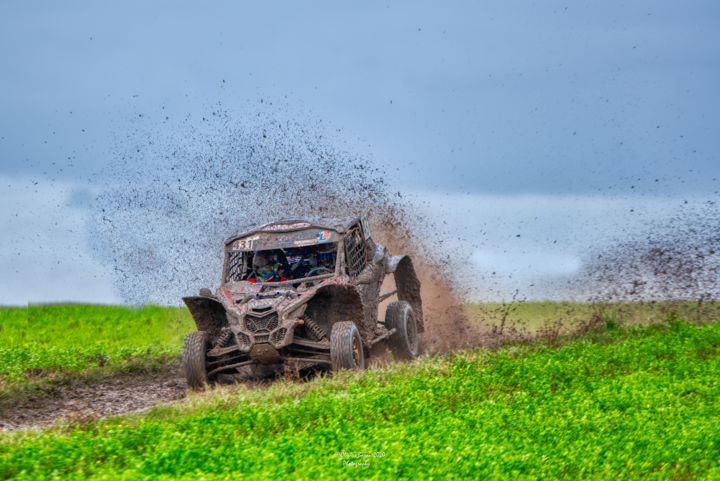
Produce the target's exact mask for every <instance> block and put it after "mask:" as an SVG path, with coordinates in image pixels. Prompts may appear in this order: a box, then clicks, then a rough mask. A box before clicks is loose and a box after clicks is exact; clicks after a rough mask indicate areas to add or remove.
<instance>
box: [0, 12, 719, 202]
mask: <svg viewBox="0 0 720 481" xmlns="http://www.w3.org/2000/svg"><path fill="white" fill-rule="evenodd" d="M718 25H720V6H718V4H717V2H713V1H692V2H671V1H655V0H654V1H628V2H621V1H614V2H553V1H549V2H513V1H505V0H503V1H496V2H415V1H413V2H362V3H355V4H350V3H347V2H311V3H307V2H133V1H125V2H121V3H117V2H60V3H58V2H49V1H48V2H24V1H23V2H19V1H6V2H3V3H2V6H0V65H2V74H0V92H1V93H0V110H1V111H2V112H3V115H2V116H1V117H0V159H2V166H1V167H0V172H2V173H3V174H9V175H17V174H25V173H31V174H33V175H38V174H39V175H43V174H44V173H46V175H48V176H56V175H58V173H60V172H59V171H60V169H62V172H61V173H60V174H61V175H64V176H68V177H75V176H78V175H79V174H80V173H82V172H83V171H84V170H85V169H87V168H90V167H93V168H96V167H98V166H101V165H102V164H103V163H106V162H109V161H110V160H111V158H110V156H109V155H108V146H109V144H111V142H112V140H113V136H116V135H122V131H123V129H126V128H128V125H127V124H128V120H129V119H130V118H131V117H132V116H133V115H135V114H145V115H152V114H157V115H158V116H159V115H160V112H161V111H162V113H168V114H169V115H174V116H186V115H195V116H202V115H204V114H207V112H208V110H209V109H210V108H211V106H212V105H214V104H215V103H216V102H218V101H221V102H222V103H223V105H224V106H225V107H226V108H240V109H244V108H246V106H247V105H252V103H253V102H257V101H258V99H260V98H265V99H269V100H270V101H275V102H282V103H284V104H286V105H287V107H286V108H288V109H290V110H293V111H298V112H302V111H307V112H309V113H311V114H312V115H314V116H316V117H319V118H322V119H324V120H325V121H326V122H328V123H329V125H331V126H332V127H333V128H337V129H342V131H343V132H344V133H345V134H346V135H347V136H348V138H350V139H353V140H357V141H358V143H359V144H362V145H364V146H366V148H367V150H368V151H370V152H372V155H373V156H374V158H375V159H376V160H378V161H380V162H383V163H387V164H392V165H397V166H399V167H400V168H401V171H400V173H401V175H402V178H403V179H404V181H405V182H406V183H407V184H409V185H413V186H415V187H419V188H428V189H435V190H444V191H452V192H455V191H470V192H479V193H487V192H498V193H505V192H510V193H528V192H529V193H557V192H582V193H587V192H601V193H602V192H607V191H610V192H613V191H625V190H627V189H629V187H630V185H636V184H638V180H637V179H638V178H640V179H641V180H640V182H641V184H643V185H644V183H646V184H647V188H648V189H652V188H653V187H652V183H653V182H654V179H655V178H659V179H660V180H661V181H662V180H663V179H664V180H665V182H664V185H663V187H662V191H663V192H667V191H668V190H669V191H673V192H675V191H678V192H688V191H690V192H693V191H704V192H712V191H713V190H716V189H717V185H716V184H713V183H712V181H711V178H712V176H708V174H709V173H711V174H713V175H714V174H716V173H717V172H718V171H719V170H720V168H718V163H719V162H720V159H718V152H720V135H718V134H719V133H720V132H718V130H719V129H720V96H719V95H718V94H717V85H720V29H718V28H717V26H718ZM163 108H164V109H165V110H162V109H163ZM68 157H70V161H71V162H72V165H73V166H74V168H69V166H68V162H69V161H68ZM651 178H652V179H651ZM676 179H677V181H675V180H676Z"/></svg>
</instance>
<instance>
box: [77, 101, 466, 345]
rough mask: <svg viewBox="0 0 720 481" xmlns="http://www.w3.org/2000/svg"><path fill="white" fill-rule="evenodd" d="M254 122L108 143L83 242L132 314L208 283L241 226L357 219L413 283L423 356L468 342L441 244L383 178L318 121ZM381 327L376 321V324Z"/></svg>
mask: <svg viewBox="0 0 720 481" xmlns="http://www.w3.org/2000/svg"><path fill="white" fill-rule="evenodd" d="M283 117H287V116H284V115H282V113H281V112H280V113H278V112H277V111H273V110H272V109H269V110H261V111H259V112H258V113H255V114H254V115H253V116H251V117H245V118H241V119H238V118H237V117H233V116H232V115H231V114H229V113H228V112H227V111H224V110H222V109H217V110H216V111H214V112H212V114H211V115H209V116H208V117H207V118H204V119H203V122H202V124H201V127H198V126H197V124H195V123H194V122H191V121H190V120H187V119H186V120H183V121H180V122H176V123H171V122H167V121H165V122H163V123H162V128H158V127H157V125H156V124H153V122H152V121H151V120H148V125H145V124H143V123H139V125H138V128H137V130H135V131H134V132H132V133H131V134H130V135H129V136H128V137H126V138H124V139H122V140H121V141H119V142H118V146H117V147H116V149H115V151H116V152H115V154H116V158H117V160H116V162H115V163H114V164H113V167H112V170H111V171H110V172H104V173H103V175H105V176H108V175H109V177H110V179H112V182H111V184H110V187H109V188H108V189H106V190H105V191H104V192H102V193H101V194H100V195H99V196H98V198H97V199H96V202H95V207H96V209H95V213H94V216H93V220H92V222H91V226H90V241H91V244H92V246H93V249H94V252H95V253H96V255H97V256H98V257H99V258H100V259H101V260H102V262H103V263H105V264H106V265H108V266H111V267H112V269H113V276H114V281H115V284H116V286H117V288H118V290H119V291H120V293H121V295H122V297H123V298H124V300H125V301H127V302H128V303H132V304H139V303H148V302H154V303H162V304H178V303H179V300H180V298H181V297H182V296H185V295H188V294H191V293H195V292H197V291H198V290H199V289H200V288H202V287H214V286H215V285H216V284H217V283H218V282H219V280H220V279H219V277H220V269H221V264H222V245H223V244H222V242H223V240H224V239H225V238H227V237H228V236H229V235H230V234H231V233H232V232H234V231H236V230H237V229H238V228H239V227H240V226H243V225H247V224H251V223H253V222H256V223H263V222H267V221H270V220H273V219H278V218H288V217H293V216H305V215H324V216H343V215H350V214H355V213H361V212H365V213H367V214H368V215H369V218H370V223H371V225H372V227H373V229H375V231H376V232H375V233H374V237H375V238H376V240H377V241H379V242H380V243H382V244H384V245H387V246H388V247H389V248H390V251H391V253H401V252H402V253H408V254H411V255H412V256H413V261H414V263H415V265H416V268H417V269H418V271H419V273H420V275H421V276H422V279H421V280H422V282H423V294H424V299H425V303H426V305H427V310H428V312H427V315H426V318H427V323H426V325H427V328H428V329H427V334H426V336H425V339H426V343H427V347H428V348H429V349H431V350H433V351H437V350H444V349H449V348H452V347H457V346H459V345H466V344H467V343H468V342H469V340H470V339H471V337H470V336H468V331H469V329H470V327H469V323H468V322H467V319H465V317H464V316H463V315H462V310H461V308H460V307H459V302H458V293H457V292H455V291H454V289H453V285H452V283H449V282H448V279H449V277H448V276H447V275H446V272H445V269H446V267H447V266H448V265H449V262H446V261H447V259H443V258H442V256H441V255H440V254H439V253H438V252H437V250H435V251H432V249H429V248H428V247H427V246H425V245H424V244H423V242H422V240H423V239H427V238H433V239H436V238H443V237H447V234H443V233H441V229H440V228H439V227H438V226H437V225H435V224H433V222H432V221H430V220H428V219H425V218H423V217H422V216H421V215H419V214H418V213H417V210H416V209H414V207H413V205H412V204H411V203H410V202H407V201H406V200H405V199H404V198H403V196H402V195H401V194H400V193H399V192H394V191H393V189H392V183H391V182H388V181H387V179H388V178H391V176H389V175H388V173H387V172H386V171H385V170H384V169H383V168H382V167H381V166H379V165H377V163H375V162H373V161H372V160H369V159H366V158H362V157H360V156H358V155H356V154H353V153H352V152H351V151H350V150H348V149H346V148H344V147H346V146H344V144H343V142H344V141H343V140H342V139H341V138H339V137H337V136H332V135H331V136H329V135H328V133H327V129H326V127H325V126H324V125H323V124H322V123H321V122H319V121H313V120H308V119H302V120H287V118H284V119H283V120H279V119H281V118H283ZM380 316H382V313H381V314H380Z"/></svg>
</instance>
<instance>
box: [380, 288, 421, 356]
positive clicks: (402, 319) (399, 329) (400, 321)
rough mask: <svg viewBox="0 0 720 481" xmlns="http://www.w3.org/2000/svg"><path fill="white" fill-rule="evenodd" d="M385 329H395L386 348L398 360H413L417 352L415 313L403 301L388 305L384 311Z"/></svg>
mask: <svg viewBox="0 0 720 481" xmlns="http://www.w3.org/2000/svg"><path fill="white" fill-rule="evenodd" d="M385 327H387V328H388V329H393V328H394V329H395V333H394V334H393V335H392V336H390V338H389V339H388V347H389V348H390V351H392V353H393V355H394V356H395V357H397V358H399V359H404V360H410V359H415V358H416V357H417V355H418V352H419V342H418V328H417V322H416V321H415V313H414V312H413V309H412V307H410V304H409V303H407V302H405V301H395V302H391V303H390V304H388V306H387V309H386V310H385Z"/></svg>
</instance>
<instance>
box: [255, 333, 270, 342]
mask: <svg viewBox="0 0 720 481" xmlns="http://www.w3.org/2000/svg"><path fill="white" fill-rule="evenodd" d="M268 337H269V334H258V335H257V336H255V342H256V343H257V344H261V343H263V342H268Z"/></svg>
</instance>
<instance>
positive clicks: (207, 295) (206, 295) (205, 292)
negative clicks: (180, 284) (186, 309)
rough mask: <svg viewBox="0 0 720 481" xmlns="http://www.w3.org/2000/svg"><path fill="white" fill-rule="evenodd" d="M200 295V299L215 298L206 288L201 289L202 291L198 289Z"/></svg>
mask: <svg viewBox="0 0 720 481" xmlns="http://www.w3.org/2000/svg"><path fill="white" fill-rule="evenodd" d="M200 295H201V296H202V297H215V296H213V293H212V292H211V291H210V289H208V288H207V287H203V288H202V289H200Z"/></svg>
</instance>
